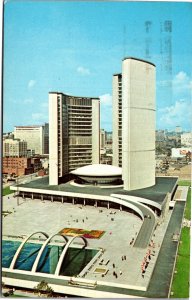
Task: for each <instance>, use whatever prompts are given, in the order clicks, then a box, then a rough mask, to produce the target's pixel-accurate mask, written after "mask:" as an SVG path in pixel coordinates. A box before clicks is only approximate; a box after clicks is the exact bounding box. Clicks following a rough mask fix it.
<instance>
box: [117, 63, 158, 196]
mask: <svg viewBox="0 0 192 300" xmlns="http://www.w3.org/2000/svg"><path fill="white" fill-rule="evenodd" d="M155 72H156V67H155V65H154V64H152V63H150V62H147V61H144V60H141V59H136V58H132V57H128V58H125V59H124V60H123V66H122V179H123V181H124V189H125V190H135V189H141V188H145V187H149V186H152V185H154V184H155Z"/></svg>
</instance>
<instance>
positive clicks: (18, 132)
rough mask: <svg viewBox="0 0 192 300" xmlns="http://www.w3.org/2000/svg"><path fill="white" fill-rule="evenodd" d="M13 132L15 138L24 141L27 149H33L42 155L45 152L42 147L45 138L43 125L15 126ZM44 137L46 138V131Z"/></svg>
mask: <svg viewBox="0 0 192 300" xmlns="http://www.w3.org/2000/svg"><path fill="white" fill-rule="evenodd" d="M46 127H47V125H46ZM46 132H47V129H46ZM13 133H14V137H15V138H17V139H21V140H24V141H26V142H27V147H28V149H31V150H34V151H35V154H39V155H42V154H44V153H45V152H44V149H45V148H44V147H45V140H44V138H45V126H44V125H32V126H15V127H14V132H13ZM46 138H47V133H46ZM46 151H47V149H46ZM46 154H47V153H46Z"/></svg>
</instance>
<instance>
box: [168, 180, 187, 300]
mask: <svg viewBox="0 0 192 300" xmlns="http://www.w3.org/2000/svg"><path fill="white" fill-rule="evenodd" d="M179 185H183V186H184V185H188V186H190V182H189V181H180V182H179ZM184 217H185V218H186V219H188V220H190V219H191V189H189V192H188V195H187V203H186V207H185V213H184ZM180 241H181V242H180V245H179V249H178V256H177V262H176V267H175V271H176V272H177V273H175V274H174V277H173V283H172V288H171V291H172V292H173V295H172V296H171V298H188V297H189V281H190V279H189V274H190V228H187V227H184V228H182V231H181V239H180Z"/></svg>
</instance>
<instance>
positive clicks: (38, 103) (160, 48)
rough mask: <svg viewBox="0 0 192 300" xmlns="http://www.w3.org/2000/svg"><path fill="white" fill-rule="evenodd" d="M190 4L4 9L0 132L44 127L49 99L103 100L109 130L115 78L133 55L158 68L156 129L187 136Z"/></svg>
mask: <svg viewBox="0 0 192 300" xmlns="http://www.w3.org/2000/svg"><path fill="white" fill-rule="evenodd" d="M191 28H192V3H190V2H127V1H116V2H114V1H112V2H109V1H105V2H104V1H88V2H87V1H86V2H85V1H76V2H75V1H27V0H26V1H19V0H7V1H5V4H4V43H3V132H8V131H13V129H14V126H19V125H34V124H43V123H44V122H48V121H49V120H48V93H49V92H50V91H59V92H63V93H66V94H69V95H74V96H90V97H100V100H101V128H104V129H105V130H107V131H111V130H112V75H113V74H115V73H120V72H121V68H122V59H123V58H124V57H128V56H132V57H136V58H141V59H144V60H148V61H151V62H152V63H154V64H155V65H156V129H168V130H174V128H175V127H176V126H181V127H182V128H183V130H185V131H189V130H190V129H191V119H192V118H191V116H190V111H191V95H192V93H191V91H192V73H191V70H192V43H191V41H192V31H191Z"/></svg>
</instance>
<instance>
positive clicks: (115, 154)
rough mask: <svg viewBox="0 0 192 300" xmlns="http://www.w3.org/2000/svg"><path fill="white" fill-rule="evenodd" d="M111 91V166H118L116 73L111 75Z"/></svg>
mask: <svg viewBox="0 0 192 300" xmlns="http://www.w3.org/2000/svg"><path fill="white" fill-rule="evenodd" d="M112 87H113V92H112V101H113V116H112V117H113V119H112V126H113V166H117V167H119V138H118V130H119V116H118V110H119V104H118V102H119V93H118V88H119V84H118V74H115V75H113V86H112Z"/></svg>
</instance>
